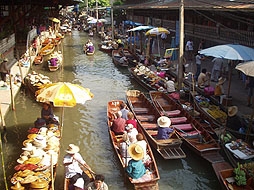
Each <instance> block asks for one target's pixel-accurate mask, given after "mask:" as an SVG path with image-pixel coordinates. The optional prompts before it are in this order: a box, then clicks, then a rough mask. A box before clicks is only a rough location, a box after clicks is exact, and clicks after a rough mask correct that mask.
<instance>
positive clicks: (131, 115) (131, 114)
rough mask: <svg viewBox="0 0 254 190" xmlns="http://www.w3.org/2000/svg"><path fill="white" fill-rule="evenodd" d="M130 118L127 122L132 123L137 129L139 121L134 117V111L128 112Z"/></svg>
mask: <svg viewBox="0 0 254 190" xmlns="http://www.w3.org/2000/svg"><path fill="white" fill-rule="evenodd" d="M127 117H128V120H127V121H126V124H127V125H128V124H132V125H133V126H134V127H135V128H136V129H137V121H136V119H134V115H133V113H132V112H128V113H127Z"/></svg>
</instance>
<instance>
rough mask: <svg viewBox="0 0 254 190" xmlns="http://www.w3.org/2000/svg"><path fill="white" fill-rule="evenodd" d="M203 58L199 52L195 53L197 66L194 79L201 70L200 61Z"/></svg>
mask: <svg viewBox="0 0 254 190" xmlns="http://www.w3.org/2000/svg"><path fill="white" fill-rule="evenodd" d="M204 59H205V57H202V56H201V55H200V54H199V53H198V54H197V55H196V66H197V72H196V79H198V76H199V74H200V71H201V61H202V60H204Z"/></svg>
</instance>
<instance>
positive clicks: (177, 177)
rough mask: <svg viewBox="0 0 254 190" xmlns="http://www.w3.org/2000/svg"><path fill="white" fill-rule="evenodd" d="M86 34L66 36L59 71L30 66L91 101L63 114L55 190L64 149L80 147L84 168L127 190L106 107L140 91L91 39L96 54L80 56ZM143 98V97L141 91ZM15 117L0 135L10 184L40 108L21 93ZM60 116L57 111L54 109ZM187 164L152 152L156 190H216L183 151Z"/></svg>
mask: <svg viewBox="0 0 254 190" xmlns="http://www.w3.org/2000/svg"><path fill="white" fill-rule="evenodd" d="M87 40H88V34H87V33H84V32H78V31H73V33H72V35H71V36H66V37H65V39H64V40H63V42H62V45H60V47H58V48H59V50H62V51H63V54H64V65H63V68H62V69H61V70H58V71H56V72H49V71H48V70H47V68H46V67H45V66H33V68H32V69H33V70H34V71H37V72H40V73H42V74H44V75H47V76H49V77H50V79H51V80H52V81H53V82H57V81H66V82H71V83H75V84H78V85H81V86H83V87H86V88H89V89H91V92H92V93H93V94H94V98H93V99H92V100H91V101H87V102H86V104H85V105H77V106H76V107H73V108H65V113H64V114H65V115H64V129H63V137H62V140H61V151H60V153H61V155H60V157H59V165H58V168H57V175H56V182H55V183H56V184H55V189H56V190H61V189H63V182H64V168H63V164H62V160H63V156H64V154H65V150H66V148H67V147H68V144H70V143H74V144H76V145H78V146H79V147H80V153H81V155H82V156H83V158H84V160H85V161H86V162H87V163H88V164H89V165H90V167H91V168H92V169H93V170H94V171H95V172H96V173H99V174H104V175H105V177H106V183H107V184H108V186H109V189H110V190H119V189H130V186H129V185H125V184H124V178H123V174H122V172H121V170H120V169H121V168H120V164H119V162H118V160H117V157H116V156H115V154H114V152H113V148H112V145H111V142H110V139H109V135H108V131H107V123H106V121H107V116H106V109H107V107H106V106H107V102H108V101H110V100H125V92H126V91H127V90H128V89H139V90H142V91H144V90H143V89H141V88H140V87H139V86H138V84H136V83H135V81H133V80H132V79H131V78H130V75H129V73H128V71H127V69H126V70H121V69H118V68H116V67H115V66H114V64H113V63H112V59H111V57H110V56H109V55H108V54H105V53H103V52H100V51H99V50H98V48H97V47H98V46H97V44H98V42H99V39H97V38H96V37H94V38H93V39H92V41H93V43H94V44H95V47H96V48H97V50H96V53H95V55H94V56H91V57H88V56H86V55H85V54H84V53H83V48H82V47H83V44H84V43H85V42H86V41H87ZM144 92H145V91H144ZM15 102H16V111H15V112H12V111H10V112H9V113H8V115H7V117H6V125H7V132H6V133H3V134H2V135H3V136H4V138H3V139H4V142H3V148H4V159H5V167H6V171H7V178H8V179H7V180H8V181H10V178H11V176H12V175H13V173H14V169H13V168H14V166H15V165H17V162H16V160H17V158H18V157H19V155H20V154H21V148H22V142H23V141H24V140H25V139H26V136H27V134H28V133H27V130H28V129H29V127H32V126H33V122H34V121H35V120H36V118H37V117H39V116H40V111H41V106H40V105H39V104H38V103H37V102H36V101H35V100H33V99H32V98H31V97H29V96H28V94H26V93H25V91H22V92H20V93H19V94H18V96H17V97H16V99H15ZM54 113H55V114H56V115H59V116H60V109H54ZM184 151H185V152H186V155H187V158H186V159H181V160H172V161H171V160H163V159H162V158H161V157H160V156H159V155H158V154H157V153H156V152H155V151H153V152H154V156H155V158H156V161H157V165H158V169H159V173H160V178H161V179H160V180H159V187H160V189H162V190H171V189H172V190H173V189H174V190H182V189H186V190H204V189H205V190H210V189H211V190H212V189H220V186H219V183H218V182H217V178H216V176H215V174H214V172H213V169H212V167H211V165H210V164H208V163H207V162H206V161H204V160H202V159H201V158H199V157H198V156H197V155H195V153H193V152H191V151H189V150H188V148H186V147H184ZM0 177H1V178H0V179H1V184H0V187H1V188H0V189H4V183H3V172H2V168H1V169H0Z"/></svg>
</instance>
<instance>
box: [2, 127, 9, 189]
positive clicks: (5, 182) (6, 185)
mask: <svg viewBox="0 0 254 190" xmlns="http://www.w3.org/2000/svg"><path fill="white" fill-rule="evenodd" d="M0 148H1V158H2V167H3V174H4V184H5V189H6V190H8V183H7V180H6V173H5V166H4V154H3V144H2V133H1V131H0Z"/></svg>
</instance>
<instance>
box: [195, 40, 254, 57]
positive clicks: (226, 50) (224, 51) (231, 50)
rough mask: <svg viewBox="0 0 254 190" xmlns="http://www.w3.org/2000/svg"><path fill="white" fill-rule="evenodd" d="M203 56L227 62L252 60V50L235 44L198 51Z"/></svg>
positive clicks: (253, 55) (253, 52)
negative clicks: (227, 60) (222, 59)
mask: <svg viewBox="0 0 254 190" xmlns="http://www.w3.org/2000/svg"><path fill="white" fill-rule="evenodd" d="M199 53H200V54H203V55H205V56H212V57H218V58H224V59H229V60H243V61H250V60H254V49H253V48H249V47H247V46H242V45H236V44H225V45H218V46H214V47H210V48H207V49H203V50H200V51H199Z"/></svg>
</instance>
